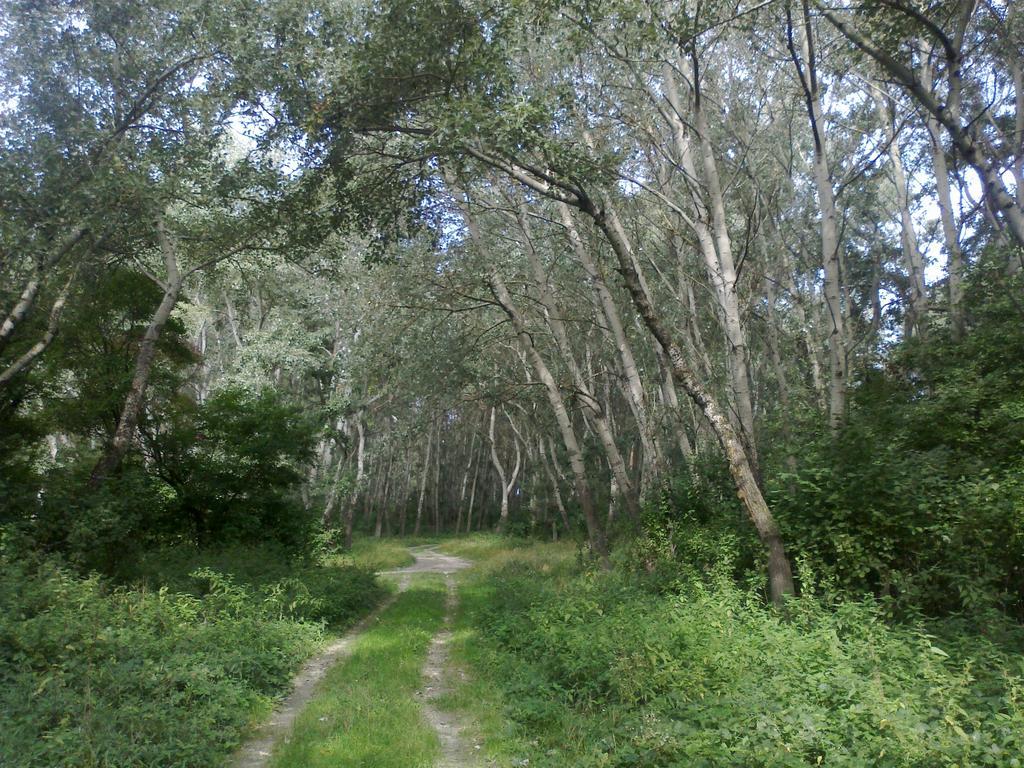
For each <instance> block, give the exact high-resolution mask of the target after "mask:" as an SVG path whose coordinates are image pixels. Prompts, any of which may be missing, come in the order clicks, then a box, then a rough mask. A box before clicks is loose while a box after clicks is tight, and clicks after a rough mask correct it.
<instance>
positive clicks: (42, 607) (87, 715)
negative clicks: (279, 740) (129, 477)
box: [0, 550, 382, 768]
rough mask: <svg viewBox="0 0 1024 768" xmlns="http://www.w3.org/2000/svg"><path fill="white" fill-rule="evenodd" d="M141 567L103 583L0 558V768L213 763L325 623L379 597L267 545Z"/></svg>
mask: <svg viewBox="0 0 1024 768" xmlns="http://www.w3.org/2000/svg"><path fill="white" fill-rule="evenodd" d="M144 566H145V567H144V573H143V574H141V576H143V577H144V578H143V579H142V581H141V582H138V583H126V584H121V585H115V584H114V583H112V582H110V581H107V580H104V579H102V578H100V577H98V576H82V575H80V574H78V573H76V572H74V571H72V570H71V569H69V568H67V567H66V566H65V565H63V564H62V563H60V562H59V561H57V560H56V559H38V558H26V557H25V556H24V553H19V556H18V557H15V556H14V555H13V553H8V552H4V551H0V765H3V766H5V768H6V767H8V766H9V767H10V768H36V767H39V768H42V767H44V766H45V767H46V768H56V767H58V766H67V767H68V768H72V767H74V768H93V767H95V768H100V767H103V768H132V767H133V766H139V767H140V768H141V767H142V766H146V767H147V768H149V767H152V766H168V767H171V766H175V767H179V766H180V767H181V768H186V767H192V766H194V767H195V768H209V767H210V766H215V765H219V764H221V762H222V761H223V760H224V758H225V757H226V756H227V755H228V754H230V752H231V751H232V749H234V748H235V747H236V746H237V745H238V743H239V742H240V741H241V739H242V738H243V737H244V735H245V732H246V729H247V727H248V726H249V724H250V723H251V722H253V721H254V720H256V719H257V718H260V717H262V716H263V715H265V714H266V713H267V712H268V711H269V708H270V706H271V704H272V702H273V700H274V698H275V697H276V696H278V695H280V694H281V693H283V692H284V691H285V690H286V688H287V687H288V684H289V681H290V678H291V676H292V674H293V673H294V672H295V670H296V669H297V667H298V666H299V664H300V663H301V662H302V661H303V660H304V659H305V658H306V657H307V656H308V655H310V654H311V653H312V652H313V651H314V650H315V649H316V648H317V647H318V645H319V644H320V643H321V642H322V641H323V639H324V635H325V628H326V627H327V626H328V625H331V626H334V627H341V626H344V625H347V624H349V623H352V622H353V621H354V620H356V619H357V618H358V617H359V616H360V615H362V614H364V613H365V612H366V611H367V610H368V609H369V608H370V607H371V606H372V605H373V604H374V603H376V602H377V601H378V600H379V598H380V596H381V594H382V587H380V586H379V585H378V584H377V583H376V581H375V580H374V578H373V577H372V575H371V574H370V573H369V572H367V571H366V570H361V569H354V568H341V567H334V568H318V567H317V566H315V565H312V564H308V563H307V564H304V565H302V564H292V565H289V564H288V563H286V562H284V561H282V560H280V559H279V558H275V557H272V556H271V555H270V554H269V553H268V552H266V551H259V552H252V551H250V552H248V553H246V552H245V551H243V550H233V551H230V552H221V553H218V554H215V555H201V554H197V553H195V552H188V553H186V552H165V553H162V554H160V555H158V556H157V555H154V556H152V557H151V558H150V559H149V560H148V562H147V563H146V564H144Z"/></svg>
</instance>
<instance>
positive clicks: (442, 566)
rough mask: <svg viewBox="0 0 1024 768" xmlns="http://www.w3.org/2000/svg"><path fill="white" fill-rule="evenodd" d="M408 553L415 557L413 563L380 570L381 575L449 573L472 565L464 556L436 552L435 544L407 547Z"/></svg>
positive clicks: (436, 546)
mask: <svg viewBox="0 0 1024 768" xmlns="http://www.w3.org/2000/svg"><path fill="white" fill-rule="evenodd" d="M409 554H411V555H412V556H413V557H414V558H415V559H416V562H415V563H413V564H412V565H407V566H405V567H404V568H396V569H395V570H392V571H381V575H387V574H396V573H397V574H414V573H443V574H445V575H447V574H449V573H455V572H456V571H461V570H463V569H464V568H469V566H471V565H472V563H471V562H469V561H468V560H465V559H464V558H461V557H456V556H454V555H446V554H443V553H442V552H438V545H436V544H425V545H422V546H418V547H409Z"/></svg>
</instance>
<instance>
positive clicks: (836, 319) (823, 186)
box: [787, 0, 847, 430]
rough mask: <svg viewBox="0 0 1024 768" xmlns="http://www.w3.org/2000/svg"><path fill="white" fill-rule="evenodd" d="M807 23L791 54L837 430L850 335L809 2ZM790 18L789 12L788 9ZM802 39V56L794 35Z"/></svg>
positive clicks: (831, 417)
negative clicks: (811, 189) (812, 201)
mask: <svg viewBox="0 0 1024 768" xmlns="http://www.w3.org/2000/svg"><path fill="white" fill-rule="evenodd" d="M802 9H803V18H802V23H801V26H800V27H799V28H795V27H794V25H793V23H792V20H791V19H790V21H789V26H788V35H789V37H788V42H789V51H790V55H791V56H792V59H793V63H794V65H795V66H796V71H797V75H798V76H799V79H800V84H801V86H802V88H803V91H804V102H805V104H806V107H807V117H808V120H809V121H810V126H811V136H812V138H813V140H814V156H813V158H812V162H811V168H812V171H813V175H814V185H815V187H816V189H817V192H818V208H819V209H820V213H821V258H822V265H823V267H824V272H825V290H824V296H825V307H826V308H827V310H828V318H827V328H828V347H829V362H830V367H831V370H830V375H829V386H828V393H829V399H828V403H829V425H830V426H831V427H832V429H833V430H836V429H839V427H841V426H842V424H843V421H844V420H845V418H846V386H847V365H846V332H845V324H844V322H843V321H844V316H843V303H842V277H841V269H842V267H841V264H840V253H839V225H838V214H837V213H836V201H835V191H834V190H833V189H832V177H831V174H830V172H829V164H828V153H827V149H826V146H825V123H824V114H823V112H822V108H821V90H820V87H819V82H818V68H817V54H816V51H815V44H814V31H813V29H812V26H811V14H810V8H809V6H808V3H807V0H803V3H802ZM787 13H788V9H787ZM795 35H798V36H799V38H800V39H799V47H800V51H799V52H798V51H797V45H798V43H797V42H796V41H795V40H794V36H795Z"/></svg>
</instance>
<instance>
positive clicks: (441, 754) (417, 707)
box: [230, 546, 474, 768]
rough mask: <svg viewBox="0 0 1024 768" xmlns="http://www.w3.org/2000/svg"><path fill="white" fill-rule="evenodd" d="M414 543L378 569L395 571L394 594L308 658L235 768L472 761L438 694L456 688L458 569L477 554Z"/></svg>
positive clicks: (403, 767) (375, 767) (398, 767)
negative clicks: (393, 563)
mask: <svg viewBox="0 0 1024 768" xmlns="http://www.w3.org/2000/svg"><path fill="white" fill-rule="evenodd" d="M409 551H410V553H411V554H412V555H413V557H414V558H415V562H414V563H413V564H412V565H410V566H408V567H405V568H398V569H395V570H390V571H383V572H381V575H382V576H390V577H395V578H397V579H398V591H397V594H396V595H395V596H393V597H392V598H390V599H389V600H387V601H386V602H385V603H384V604H382V605H381V606H380V607H378V608H377V609H376V610H375V611H374V612H373V613H371V614H370V615H369V616H367V617H366V618H365V619H363V621H362V622H360V624H359V625H357V626H356V627H355V628H354V629H352V630H351V631H350V632H348V633H347V634H346V635H345V636H344V637H343V638H341V639H340V640H338V641H336V642H335V643H333V644H332V645H330V646H329V647H327V648H326V649H324V650H323V651H321V652H320V653H319V654H317V655H316V656H315V657H313V658H312V659H310V660H309V661H308V662H307V663H306V664H305V666H304V667H303V668H302V670H301V671H300V672H299V674H298V675H296V677H295V679H294V681H293V691H292V693H291V695H290V696H288V698H287V699H285V700H284V701H283V702H282V703H281V704H280V705H279V706H278V707H277V708H276V709H275V711H274V713H273V715H272V716H271V717H270V718H269V720H268V721H267V722H266V723H264V724H263V726H262V727H261V728H260V729H259V730H258V732H257V733H256V735H255V736H254V737H253V738H252V739H251V740H250V741H249V742H248V743H246V744H245V745H243V747H242V748H241V749H240V750H239V751H238V752H237V753H236V756H235V759H234V760H233V761H232V762H231V763H230V766H231V767H232V768H319V767H320V766H323V768H327V766H330V768H344V766H353V767H355V766H360V767H363V766H365V767H366V768H370V767H371V766H372V768H435V766H438V767H439V766H443V767H444V768H461V767H462V766H467V767H468V766H472V765H474V763H473V762H472V761H471V760H472V758H473V757H474V755H473V751H472V749H469V748H467V746H466V745H465V744H463V741H462V738H461V731H462V729H461V728H460V727H459V725H458V723H457V721H456V719H455V718H454V717H452V716H450V715H446V714H442V713H441V712H440V711H439V710H438V709H436V708H435V706H434V704H433V702H434V700H435V699H436V698H437V697H438V696H440V695H442V694H443V693H444V692H445V691H447V690H448V688H449V687H448V685H447V682H446V680H445V678H446V676H447V674H448V665H447V643H448V640H449V639H450V633H449V632H448V629H447V628H448V625H449V624H450V622H451V618H452V614H453V612H454V610H455V607H456V605H457V599H458V598H457V592H456V590H455V581H454V579H453V578H452V574H454V573H455V572H457V571H459V570H462V569H463V568H466V567H468V566H469V565H470V563H469V562H468V561H466V560H463V559H461V558H458V557H452V556H449V555H444V554H441V553H440V552H438V551H437V550H436V548H434V547H430V546H425V547H413V548H411V549H410V550H409Z"/></svg>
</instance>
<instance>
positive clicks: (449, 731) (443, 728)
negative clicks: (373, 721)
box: [419, 563, 482, 768]
mask: <svg viewBox="0 0 1024 768" xmlns="http://www.w3.org/2000/svg"><path fill="white" fill-rule="evenodd" d="M467 565H468V563H467ZM463 567H465V566H463ZM445 583H446V585H447V587H448V599H447V601H446V602H445V615H444V628H443V629H442V630H441V631H440V632H438V633H437V634H436V635H435V636H434V639H433V641H432V642H431V644H430V651H429V652H428V653H427V663H426V664H424V666H423V678H424V685H423V690H422V691H420V694H419V695H420V697H421V698H422V701H423V716H424V717H425V718H426V720H427V722H428V723H430V726H431V727H432V728H433V729H434V731H435V732H436V733H437V738H438V741H440V743H441V759H440V760H439V761H438V763H437V766H436V768H473V767H475V766H479V765H482V762H481V760H480V757H479V755H478V754H477V750H478V749H479V748H480V746H479V745H478V744H470V743H469V741H468V740H467V738H466V737H465V730H466V727H465V724H464V723H462V722H460V720H459V718H458V717H456V716H455V715H454V714H452V713H450V712H442V711H441V710H440V709H438V708H437V704H436V702H437V700H438V699H439V698H440V697H442V696H444V695H445V694H446V693H448V691H449V690H450V688H451V686H450V684H449V678H450V675H451V671H452V670H451V667H450V666H449V664H448V645H449V643H450V642H451V639H452V633H451V630H450V626H451V622H452V617H453V615H454V614H455V609H456V608H457V607H458V602H459V595H458V591H457V590H456V587H455V580H454V579H452V577H451V575H450V573H446V574H445Z"/></svg>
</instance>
